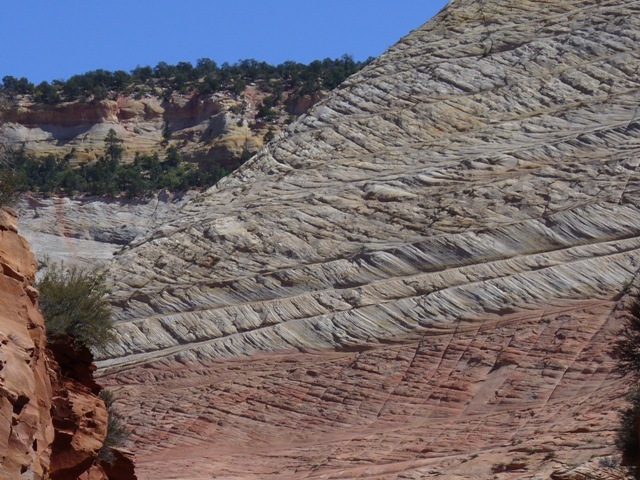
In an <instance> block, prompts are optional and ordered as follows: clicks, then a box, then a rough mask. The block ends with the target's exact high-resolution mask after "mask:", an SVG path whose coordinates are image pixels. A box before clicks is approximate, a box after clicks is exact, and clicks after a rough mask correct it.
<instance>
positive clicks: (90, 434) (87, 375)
mask: <svg viewBox="0 0 640 480" xmlns="http://www.w3.org/2000/svg"><path fill="white" fill-rule="evenodd" d="M50 352H51V356H52V358H54V359H55V360H56V362H57V365H55V371H54V374H53V378H54V392H53V408H52V417H53V426H54V428H55V432H56V434H55V438H54V442H53V445H52V455H51V478H52V479H53V480H67V479H69V480H70V479H75V478H78V477H79V476H80V475H81V474H83V473H84V472H86V471H88V470H89V469H91V468H92V466H93V464H94V463H96V459H97V456H98V452H99V451H100V449H101V448H102V445H103V444H104V440H105V438H106V435H107V422H108V413H107V409H106V407H105V404H104V402H103V401H102V400H101V399H100V398H99V397H98V396H97V395H98V393H99V392H100V390H101V388H100V387H99V386H98V385H97V384H96V383H95V382H94V380H93V376H92V370H93V369H94V368H95V367H93V356H92V355H91V352H89V350H88V349H86V348H82V347H78V346H74V345H73V343H72V342H71V341H60V342H55V343H53V344H51V345H50ZM92 367H93V368H92Z"/></svg>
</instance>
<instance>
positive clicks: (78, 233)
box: [16, 192, 193, 268]
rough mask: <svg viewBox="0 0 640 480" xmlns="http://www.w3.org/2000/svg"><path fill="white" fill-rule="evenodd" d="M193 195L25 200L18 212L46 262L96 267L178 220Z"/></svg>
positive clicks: (24, 231)
mask: <svg viewBox="0 0 640 480" xmlns="http://www.w3.org/2000/svg"><path fill="white" fill-rule="evenodd" d="M191 196H193V194H192V193H188V192H187V193H184V194H171V193H167V192H161V193H159V194H156V195H153V196H152V197H150V198H144V199H136V200H134V199H127V198H118V199H114V198H102V197H76V198H68V197H49V198H41V197H36V196H23V197H22V198H21V199H20V201H19V202H18V204H17V205H16V209H17V211H18V213H19V221H18V224H19V227H20V232H21V234H22V235H23V236H24V237H25V238H26V239H27V240H28V241H29V243H30V244H31V245H32V250H33V252H34V254H35V255H36V258H37V259H38V260H39V261H40V262H42V263H50V262H58V263H60V262H62V263H64V264H65V265H77V266H80V267H83V268H93V267H95V266H97V265H101V264H104V263H106V262H107V261H109V260H111V259H112V258H113V254H114V253H115V252H117V251H118V250H120V249H121V248H122V247H123V246H124V245H126V244H127V243H129V242H131V241H133V240H134V239H135V238H137V237H138V236H141V235H143V234H144V233H145V232H147V231H148V230H152V229H154V228H155V227H157V226H158V225H160V224H162V223H164V221H165V220H166V218H167V217H168V216H170V217H173V216H175V215H176V213H177V212H178V211H179V210H180V208H181V207H182V205H184V204H185V203H186V202H187V201H188V200H189V199H190V198H191Z"/></svg>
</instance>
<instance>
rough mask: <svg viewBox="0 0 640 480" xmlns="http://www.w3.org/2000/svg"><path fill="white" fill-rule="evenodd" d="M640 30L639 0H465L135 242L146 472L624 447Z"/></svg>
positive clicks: (192, 473) (520, 465)
mask: <svg viewBox="0 0 640 480" xmlns="http://www.w3.org/2000/svg"><path fill="white" fill-rule="evenodd" d="M638 32H640V3H639V2H635V1H634V2H628V1H625V2H623V1H621V0H603V1H598V2H595V1H592V0H590V1H587V0H569V1H563V2H559V1H542V2H541V1H529V0H523V1H520V2H512V1H508V0H494V1H483V0H478V1H473V0H455V1H453V2H452V3H451V4H450V5H449V6H448V7H446V8H445V9H444V10H443V11H442V12H441V13H440V14H439V15H438V16H437V17H436V18H435V19H434V20H432V21H431V22H429V23H427V24H426V25H425V26H423V27H422V28H420V29H418V30H416V31H414V32H413V33H411V34H410V35H409V36H407V37H406V38H404V39H402V40H401V41H400V42H399V43H398V44H397V45H396V46H395V47H393V48H392V49H390V50H389V51H388V52H387V53H385V54H384V55H382V56H381V57H380V58H379V59H378V60H376V61H375V62H374V63H372V64H371V65H370V66H369V67H367V68H366V69H364V70H363V71H361V72H360V73H358V74H356V75H354V76H353V77H351V79H349V80H348V81H347V82H346V83H345V84H343V86H342V87H341V88H339V89H338V90H336V91H334V92H333V93H331V94H330V95H329V96H328V97H327V98H326V99H325V100H323V101H321V102H320V103H319V104H318V105H316V106H315V107H313V108H312V109H311V110H310V111H309V112H308V114H306V115H305V116H304V117H302V119H301V120H300V121H299V122H297V123H295V124H293V125H292V126H291V127H290V128H289V129H288V131H287V132H286V133H284V134H283V135H281V136H280V137H279V138H278V139H277V140H276V141H274V142H272V143H271V144H269V146H268V147H267V148H266V149H265V150H263V151H262V152H261V153H259V154H258V155H257V156H256V157H255V158H254V159H253V160H252V161H251V162H249V163H247V164H245V165H244V166H243V167H242V168H241V169H240V170H239V171H237V172H236V173H235V174H234V175H232V176H231V177H229V178H227V179H225V180H223V181H221V182H219V184H218V185H217V186H216V187H214V188H212V189H210V190H209V191H208V192H206V193H205V194H203V195H201V196H199V197H197V198H195V199H194V200H192V201H191V202H190V203H188V204H187V205H185V206H184V207H183V208H182V209H181V210H180V213H179V215H176V216H175V217H174V218H172V219H170V220H169V221H167V222H166V223H165V224H164V225H162V226H160V227H159V228H157V229H156V230H155V231H154V232H152V233H151V234H149V235H148V236H146V237H143V238H138V239H136V240H135V241H134V242H132V243H131V244H130V245H129V246H128V247H126V250H125V251H123V252H122V253H120V254H118V256H117V258H116V260H115V261H114V262H113V264H112V265H111V267H110V268H111V270H110V271H111V278H112V282H113V286H114V295H115V296H114V298H115V300H114V304H115V306H116V307H117V310H118V312H117V316H118V322H119V323H118V325H117V335H118V339H119V342H118V347H117V348H114V349H113V350H112V351H111V352H109V354H108V355H107V356H105V357H104V358H103V359H102V361H101V362H100V366H101V368H102V372H103V375H105V377H104V380H105V381H107V382H109V383H111V384H112V385H113V386H114V387H115V388H117V389H118V396H119V398H120V401H121V402H122V405H123V411H124V412H128V414H129V416H130V422H131V423H132V424H133V425H135V426H136V430H135V433H136V436H135V451H136V453H137V454H138V456H139V458H140V462H141V470H142V474H141V478H154V479H155V478H183V477H184V475H185V472H188V478H194V479H196V478H211V477H212V476H213V475H216V476H218V477H220V478H291V479H294V478H295V479H299V478H365V477H366V478H398V479H399V478H403V479H407V478H426V477H431V476H437V475H443V476H444V478H447V479H463V478H464V479H471V478H492V477H493V476H494V475H495V476H496V477H497V478H513V479H515V478H519V479H520V478H548V476H549V475H551V473H552V472H553V471H554V470H555V469H556V467H557V468H560V467H562V468H564V467H563V464H569V463H576V462H577V463H581V462H586V461H587V460H589V459H590V458H591V457H592V456H603V455H609V454H611V453H612V451H613V446H612V444H613V440H612V436H613V431H614V429H615V427H616V418H617V413H616V410H615V409H616V407H617V406H620V405H622V403H623V400H622V396H623V392H624V390H625V386H624V381H623V380H620V379H618V378H617V377H615V376H613V375H612V374H611V370H612V365H613V362H612V360H611V359H610V358H609V356H608V354H607V350H608V348H610V345H611V342H612V339H613V338H614V336H615V332H616V330H617V329H618V328H619V326H620V318H619V317H620V316H621V315H623V311H624V309H623V308H621V307H620V303H619V302H620V301H621V300H620V299H622V301H624V300H625V298H626V297H625V296H624V295H625V293H626V292H627V291H628V289H629V287H630V286H635V283H634V282H635V279H636V276H637V272H638V269H639V268H640V203H639V202H640V196H639V194H640V189H639V187H640V182H639V181H640V175H639V174H638V172H637V167H638V165H639V164H640V162H639V161H638V158H640V118H639V113H638V105H639V104H640V86H639V84H638V76H637V71H638V68H640V58H639V53H640V50H639V49H638V40H639V39H638ZM520 457H524V459H523V458H520ZM501 464H504V465H503V466H504V468H503V466H501Z"/></svg>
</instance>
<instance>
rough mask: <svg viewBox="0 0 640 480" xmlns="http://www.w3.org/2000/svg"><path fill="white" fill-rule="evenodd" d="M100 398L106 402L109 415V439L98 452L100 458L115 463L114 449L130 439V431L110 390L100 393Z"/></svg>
mask: <svg viewBox="0 0 640 480" xmlns="http://www.w3.org/2000/svg"><path fill="white" fill-rule="evenodd" d="M100 398H101V399H102V400H103V401H104V404H105V405H106V407H107V413H108V414H109V420H108V423H107V437H106V438H105V440H104V444H103V445H102V448H101V449H100V451H99V452H98V458H99V459H100V460H102V461H104V462H107V463H113V460H114V457H113V452H112V451H111V449H112V448H114V447H118V446H121V445H122V444H123V443H124V442H125V441H126V440H127V438H128V437H129V433H130V432H129V429H128V428H127V426H126V424H125V421H124V419H123V418H122V416H121V415H120V414H119V413H118V412H117V411H116V409H115V405H114V404H115V398H114V396H113V393H111V392H110V391H108V390H102V391H101V392H100Z"/></svg>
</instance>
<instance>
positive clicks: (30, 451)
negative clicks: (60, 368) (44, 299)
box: [0, 209, 53, 480]
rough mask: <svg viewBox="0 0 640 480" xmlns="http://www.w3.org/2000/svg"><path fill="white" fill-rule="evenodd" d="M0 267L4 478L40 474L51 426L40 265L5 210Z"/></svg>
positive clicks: (0, 217) (0, 457) (0, 465)
mask: <svg viewBox="0 0 640 480" xmlns="http://www.w3.org/2000/svg"><path fill="white" fill-rule="evenodd" d="M0 266H1V267H2V268H1V270H0V478H2V479H3V480H12V479H18V478H21V479H22V478H33V479H42V478H46V472H47V470H48V467H49V450H48V445H49V444H50V443H51V440H52V439H53V428H52V427H51V416H50V408H51V383H50V380H49V374H48V370H47V363H48V361H47V358H46V355H45V334H44V321H43V319H42V315H41V314H40V312H39V311H38V309H37V305H36V302H37V295H36V293H35V291H34V290H33V289H32V287H31V285H32V284H33V280H34V276H35V271H36V265H35V261H34V258H33V255H32V254H31V252H30V251H29V246H28V244H27V243H26V242H25V241H24V239H22V237H20V236H19V235H18V234H17V230H16V219H15V217H14V215H13V214H12V212H10V211H7V210H1V209H0Z"/></svg>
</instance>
